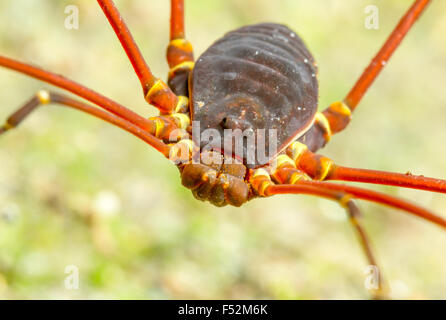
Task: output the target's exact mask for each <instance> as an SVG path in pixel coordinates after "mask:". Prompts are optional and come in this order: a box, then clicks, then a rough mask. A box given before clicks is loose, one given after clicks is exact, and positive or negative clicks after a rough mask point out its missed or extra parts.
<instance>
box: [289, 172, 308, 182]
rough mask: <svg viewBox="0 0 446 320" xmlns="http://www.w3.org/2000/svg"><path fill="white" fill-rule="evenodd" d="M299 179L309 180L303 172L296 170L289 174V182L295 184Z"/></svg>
mask: <svg viewBox="0 0 446 320" xmlns="http://www.w3.org/2000/svg"><path fill="white" fill-rule="evenodd" d="M301 180H311V179H310V177H308V176H307V175H306V174H305V173H303V172H299V171H296V172H294V173H293V174H292V175H291V178H290V181H289V183H290V184H297V183H298V182H299V181H301Z"/></svg>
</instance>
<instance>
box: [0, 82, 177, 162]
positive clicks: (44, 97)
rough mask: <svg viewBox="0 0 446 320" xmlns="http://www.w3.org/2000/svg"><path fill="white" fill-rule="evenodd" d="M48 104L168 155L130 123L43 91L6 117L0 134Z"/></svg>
mask: <svg viewBox="0 0 446 320" xmlns="http://www.w3.org/2000/svg"><path fill="white" fill-rule="evenodd" d="M49 103H55V104H58V105H62V106H66V107H70V108H73V109H76V110H80V111H83V112H85V113H87V114H90V115H92V116H94V117H96V118H99V119H102V120H104V121H106V122H108V123H111V124H113V125H115V126H117V127H119V128H121V129H123V130H125V131H127V132H129V133H131V134H133V135H134V136H136V137H138V138H140V139H141V140H143V141H145V142H146V143H148V144H149V145H151V146H152V147H154V148H155V149H157V150H158V151H159V152H161V153H162V154H164V155H165V156H166V157H167V156H168V154H169V147H168V146H167V145H165V144H164V143H163V142H161V141H160V140H158V139H156V138H155V137H154V136H153V135H152V134H150V133H149V132H146V131H144V130H141V129H140V128H139V127H137V126H135V125H134V124H132V123H130V122H129V121H127V120H125V119H122V118H120V117H118V116H116V115H114V114H111V113H108V112H106V111H104V110H101V109H99V108H97V107H93V106H90V105H88V104H85V103H83V102H81V101H78V100H74V99H72V98H70V97H67V96H65V95H61V94H59V93H54V92H48V91H45V90H42V91H39V92H38V93H37V94H36V95H35V96H33V97H32V98H31V99H30V100H29V101H28V102H26V103H25V104H24V105H23V106H22V107H21V108H19V109H18V110H17V111H15V112H14V113H13V114H12V115H11V116H9V117H8V119H7V120H6V122H5V124H4V125H3V126H0V134H2V133H5V132H6V131H9V130H11V129H13V128H16V127H17V126H18V125H19V124H20V123H21V122H22V121H23V120H24V119H25V118H26V117H27V116H29V115H30V114H31V113H32V112H33V111H34V110H35V109H37V108H38V107H39V106H43V105H46V104H49ZM152 131H153V133H155V131H156V126H155V125H154V126H153V129H152Z"/></svg>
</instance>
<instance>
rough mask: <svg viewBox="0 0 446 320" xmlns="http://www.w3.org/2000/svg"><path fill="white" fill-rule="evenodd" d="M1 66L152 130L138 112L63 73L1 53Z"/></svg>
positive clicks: (142, 127)
mask: <svg viewBox="0 0 446 320" xmlns="http://www.w3.org/2000/svg"><path fill="white" fill-rule="evenodd" d="M0 66H3V67H5V68H8V69H12V70H15V71H17V72H20V73H23V74H26V75H28V76H30V77H33V78H36V79H39V80H42V81H44V82H47V83H49V84H52V85H54V86H56V87H59V88H62V89H65V90H67V91H70V92H71V93H73V94H75V95H77V96H79V97H81V98H84V99H86V100H88V101H90V102H92V103H94V104H95V105H97V106H99V107H101V108H103V109H105V110H107V111H109V112H111V113H113V114H115V115H117V116H119V117H121V118H123V119H125V120H127V121H129V122H131V123H133V124H134V125H136V126H137V127H139V128H141V129H144V130H150V126H151V125H150V123H149V122H148V121H147V119H145V118H143V117H141V116H140V115H138V114H137V113H135V112H133V111H131V110H129V109H127V108H126V107H124V106H122V105H120V104H119V103H117V102H115V101H113V100H111V99H109V98H107V97H105V96H103V95H101V94H99V93H97V92H95V91H93V90H91V89H89V88H87V87H85V86H83V85H80V84H79V83H76V82H74V81H72V80H70V79H67V78H65V77H63V76H61V75H58V74H55V73H52V72H49V71H45V70H42V69H40V68H37V67H34V66H32V65H29V64H26V63H23V62H19V61H17V60H14V59H10V58H7V57H4V56H1V55H0Z"/></svg>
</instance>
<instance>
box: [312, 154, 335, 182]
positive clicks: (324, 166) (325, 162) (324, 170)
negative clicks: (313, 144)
mask: <svg viewBox="0 0 446 320" xmlns="http://www.w3.org/2000/svg"><path fill="white" fill-rule="evenodd" d="M320 165H321V174H320V176H319V177H316V178H317V179H318V180H320V181H323V180H325V178H327V176H328V174H329V173H330V171H331V169H332V168H333V166H334V162H333V160H331V159H330V158H326V157H322V158H320Z"/></svg>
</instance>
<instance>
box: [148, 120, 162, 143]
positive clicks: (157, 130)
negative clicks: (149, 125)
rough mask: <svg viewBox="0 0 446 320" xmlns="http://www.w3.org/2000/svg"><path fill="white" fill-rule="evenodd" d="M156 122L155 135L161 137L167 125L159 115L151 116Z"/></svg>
mask: <svg viewBox="0 0 446 320" xmlns="http://www.w3.org/2000/svg"><path fill="white" fill-rule="evenodd" d="M149 120H152V121H154V122H155V137H157V138H160V137H161V135H162V133H163V129H164V127H165V124H164V121H163V120H162V119H160V118H158V117H152V118H149Z"/></svg>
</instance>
